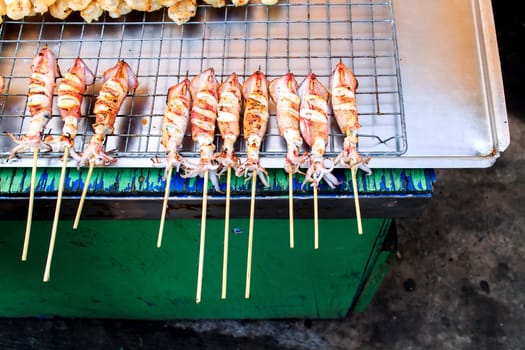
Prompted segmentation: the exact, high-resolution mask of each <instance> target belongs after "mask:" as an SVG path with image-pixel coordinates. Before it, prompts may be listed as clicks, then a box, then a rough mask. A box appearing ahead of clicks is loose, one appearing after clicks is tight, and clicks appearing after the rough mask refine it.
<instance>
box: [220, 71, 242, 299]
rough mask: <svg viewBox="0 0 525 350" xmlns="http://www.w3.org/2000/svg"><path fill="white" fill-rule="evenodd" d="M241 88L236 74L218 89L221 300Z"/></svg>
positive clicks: (225, 274) (223, 295) (223, 290)
mask: <svg viewBox="0 0 525 350" xmlns="http://www.w3.org/2000/svg"><path fill="white" fill-rule="evenodd" d="M241 89H242V87H241V84H240V83H239V78H238V77H237V74H235V73H232V74H230V76H229V77H228V78H227V79H226V81H224V82H223V83H222V84H221V86H220V87H219V104H218V116H217V125H218V127H219V131H220V133H221V138H222V140H223V144H222V152H221V153H217V154H216V159H217V161H218V162H219V164H220V165H221V166H222V169H221V171H220V172H219V175H220V174H222V173H223V172H224V171H226V206H225V213H224V249H223V265H222V292H221V298H222V299H226V287H227V273H228V235H229V231H230V194H231V186H230V184H231V169H232V167H234V168H236V167H237V166H238V164H239V160H238V158H237V157H236V156H235V154H234V150H233V147H234V144H235V141H237V138H238V137H239V134H240V132H241V130H240V118H241V117H240V115H241V107H242V91H241Z"/></svg>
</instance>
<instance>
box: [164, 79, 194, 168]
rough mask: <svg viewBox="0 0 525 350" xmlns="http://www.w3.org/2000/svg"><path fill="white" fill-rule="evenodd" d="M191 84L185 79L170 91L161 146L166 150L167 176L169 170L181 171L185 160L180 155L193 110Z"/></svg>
mask: <svg viewBox="0 0 525 350" xmlns="http://www.w3.org/2000/svg"><path fill="white" fill-rule="evenodd" d="M190 87H191V82H190V80H189V79H188V78H185V79H184V80H183V81H181V82H180V83H178V84H176V85H173V86H172V87H170V89H169V90H168V97H167V99H166V102H167V106H166V111H165V112H164V117H163V118H162V138H161V140H160V143H161V145H162V146H163V147H164V149H165V150H166V154H167V155H166V164H165V166H166V175H167V173H168V169H169V168H175V169H176V170H177V171H179V169H180V166H181V165H183V162H184V160H183V158H182V156H181V155H180V153H179V148H180V147H181V146H182V141H183V139H184V134H185V133H186V129H187V128H188V121H189V119H190V109H191V93H190Z"/></svg>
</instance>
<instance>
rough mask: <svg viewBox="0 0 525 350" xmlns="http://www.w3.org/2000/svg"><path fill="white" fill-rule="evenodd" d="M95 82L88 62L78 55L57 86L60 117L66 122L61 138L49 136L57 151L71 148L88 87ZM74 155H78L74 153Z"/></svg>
mask: <svg viewBox="0 0 525 350" xmlns="http://www.w3.org/2000/svg"><path fill="white" fill-rule="evenodd" d="M94 83H95V75H94V74H93V72H92V71H91V70H90V69H89V67H88V66H87V65H86V63H85V62H84V61H83V60H82V59H81V58H80V57H77V58H76V59H75V61H74V62H73V65H72V66H71V68H69V70H68V72H67V73H66V74H65V76H64V78H63V79H62V80H61V81H60V83H59V84H58V87H57V94H58V99H57V106H58V108H59V111H60V117H61V118H62V121H63V122H64V126H63V127H62V135H61V136H60V138H53V137H51V136H50V137H47V138H46V140H45V141H46V143H48V144H49V145H50V146H52V148H53V150H54V151H56V152H63V151H64V150H65V149H66V147H67V148H71V151H72V152H73V144H74V141H75V137H76V136H77V132H78V122H79V120H80V117H81V115H82V113H81V108H82V100H83V98H84V93H85V92H86V87H87V86H89V85H93V84H94ZM73 156H74V157H78V156H77V155H76V153H73Z"/></svg>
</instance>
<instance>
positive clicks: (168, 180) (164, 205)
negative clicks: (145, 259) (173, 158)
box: [157, 167, 173, 248]
mask: <svg viewBox="0 0 525 350" xmlns="http://www.w3.org/2000/svg"><path fill="white" fill-rule="evenodd" d="M172 173H173V167H170V168H169V169H168V175H167V177H166V189H165V190H164V200H163V201H162V214H161V215H160V226H159V236H158V238H157V248H160V246H161V244H162V234H163V233H164V222H165V221H166V210H167V209H168V199H169V197H170V187H171V174H172Z"/></svg>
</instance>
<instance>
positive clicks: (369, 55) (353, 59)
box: [0, 0, 407, 168]
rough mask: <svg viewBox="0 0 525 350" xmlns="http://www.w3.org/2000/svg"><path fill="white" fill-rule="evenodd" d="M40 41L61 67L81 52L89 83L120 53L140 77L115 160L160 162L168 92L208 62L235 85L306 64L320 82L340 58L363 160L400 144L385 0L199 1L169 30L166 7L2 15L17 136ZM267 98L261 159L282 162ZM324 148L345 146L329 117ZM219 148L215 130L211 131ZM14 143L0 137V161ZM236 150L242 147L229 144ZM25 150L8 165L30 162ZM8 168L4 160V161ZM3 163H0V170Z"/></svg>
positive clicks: (10, 123) (117, 136)
mask: <svg viewBox="0 0 525 350" xmlns="http://www.w3.org/2000/svg"><path fill="white" fill-rule="evenodd" d="M45 45H47V46H48V47H50V48H51V49H52V50H53V51H54V52H55V53H56V55H57V57H58V62H59V66H60V68H61V70H62V72H63V73H65V71H67V69H68V68H69V67H70V66H71V64H72V62H73V60H74V59H75V58H76V57H77V56H80V57H82V58H83V59H84V61H85V62H86V63H87V64H88V66H89V67H90V68H91V69H92V70H93V72H94V73H95V75H96V76H97V78H100V76H101V74H102V72H103V71H104V70H105V69H107V68H109V67H111V66H113V65H114V64H115V63H116V62H117V61H118V60H120V59H124V60H126V61H127V62H128V63H129V64H130V66H131V67H132V68H133V70H134V71H135V72H136V73H137V76H138V79H139V83H140V86H139V88H138V89H137V90H136V92H135V93H134V94H133V95H131V96H129V97H128V98H127V100H126V102H125V103H124V105H123V106H122V109H121V110H120V112H119V115H118V117H117V120H116V123H115V132H114V135H111V136H109V137H108V138H107V140H106V149H107V150H115V151H116V154H117V156H118V157H119V162H118V163H117V165H116V166H138V167H141V166H151V161H150V158H151V157H155V156H159V157H163V154H164V150H163V149H162V146H161V145H160V136H161V122H162V115H163V113H164V110H165V103H166V93H167V91H168V88H169V87H170V86H171V85H173V84H175V83H177V82H178V81H180V80H181V79H183V78H184V77H185V76H186V74H188V75H189V76H190V77H192V76H194V75H196V74H198V73H199V72H201V71H202V70H204V69H206V68H208V67H214V68H215V71H216V74H217V78H218V79H219V80H220V81H221V80H222V79H225V78H226V77H227V76H228V75H229V74H230V73H231V72H236V73H237V74H238V75H239V77H240V78H241V80H242V81H244V79H245V78H247V77H248V76H249V75H250V74H251V73H252V72H253V71H255V70H257V69H258V68H259V67H260V68H261V69H262V70H263V71H264V72H265V73H266V74H267V77H268V78H269V79H273V78H276V77H279V76H281V75H283V74H285V73H286V72H288V71H291V72H293V73H294V74H295V76H296V78H297V80H298V82H299V83H300V82H301V81H302V80H303V79H304V77H306V76H307V75H308V73H309V72H310V71H313V72H315V73H316V75H317V76H318V77H319V79H320V80H321V81H322V82H323V83H324V84H326V85H327V86H328V83H329V76H330V74H331V72H332V71H333V69H334V68H335V65H336V64H337V62H338V61H339V60H343V62H345V63H346V64H347V65H349V66H350V67H351V68H352V69H353V71H354V73H355V74H356V77H357V79H358V81H359V88H358V91H357V102H358V112H359V119H360V123H361V125H362V127H361V129H360V130H359V135H360V138H359V151H360V152H361V154H362V155H364V156H370V157H374V156H398V155H401V154H403V153H404V152H405V151H406V148H407V144H406V129H405V122H404V115H403V102H402V93H401V91H402V90H401V78H400V73H399V58H398V53H397V42H396V32H395V23H394V16H393V9H392V3H391V0H382V1H379V0H351V1H348V0H332V1H329V2H328V1H317V0H310V1H305V0H289V1H281V2H279V3H278V4H277V5H274V6H270V7H268V6H264V5H261V4H258V3H252V4H249V5H247V6H243V7H233V6H232V5H230V4H228V5H227V6H226V7H224V8H220V9H218V8H212V7H210V6H209V5H205V4H201V3H199V5H198V10H197V15H196V16H195V17H194V18H192V19H191V20H190V21H189V22H187V23H185V24H184V25H181V26H179V25H176V24H175V23H173V22H171V21H170V20H169V18H168V16H167V11H166V10H165V9H164V10H159V11H156V12H152V13H139V12H132V13H130V14H128V15H126V16H123V17H121V18H118V19H113V18H111V17H109V16H108V15H107V14H104V15H103V16H102V17H101V18H100V19H99V21H98V22H93V23H90V24H88V23H85V22H84V21H83V20H82V19H81V18H80V17H76V16H75V15H71V16H70V17H69V18H68V19H67V20H66V21H59V20H56V19H53V18H52V17H50V16H48V15H44V16H42V17H40V16H39V17H33V18H29V19H24V20H23V21H14V20H9V19H8V18H5V22H4V23H3V24H1V25H0V74H1V75H2V76H4V78H5V81H6V89H5V91H4V92H3V93H2V94H0V131H9V132H11V133H13V134H14V135H15V136H16V137H19V136H20V135H22V134H23V133H25V132H26V131H27V129H28V125H29V120H30V116H29V113H28V110H27V108H26V100H27V95H26V94H27V85H28V80H29V65H30V62H31V60H32V58H33V56H34V55H35V54H36V53H37V52H38V50H39V49H40V48H41V47H43V46H45ZM100 86H101V82H100V79H97V82H96V83H95V85H94V86H92V87H90V88H89V89H88V91H87V95H86V97H85V99H84V105H83V112H84V116H86V118H82V121H81V122H80V124H79V134H78V136H77V138H76V140H75V148H76V149H77V151H82V150H83V149H84V146H85V145H86V144H87V143H88V142H89V139H90V137H91V135H92V134H93V131H92V128H91V124H92V123H93V121H94V115H93V114H92V110H93V104H94V101H95V98H96V94H97V92H98V91H99V89H100ZM54 108H55V110H54V113H53V117H52V119H51V120H50V122H49V124H48V126H47V129H46V133H49V134H52V135H60V132H61V128H62V122H61V120H60V116H59V114H58V109H57V108H56V106H55V107H54ZM274 110H275V109H274V107H273V106H272V105H271V109H270V111H271V112H272V116H271V117H270V121H269V125H268V132H267V136H266V138H265V140H264V143H263V146H262V153H261V155H262V162H263V165H265V166H267V167H276V168H280V167H282V159H283V158H284V155H285V153H286V147H285V142H284V140H283V139H282V138H281V137H280V136H279V131H278V128H277V122H276V120H275V117H274V115H273V112H274ZM331 120H332V122H331V125H330V140H329V143H328V146H327V150H326V151H327V155H328V156H335V155H336V154H338V152H340V150H341V147H342V141H343V135H342V134H341V132H340V130H339V128H338V127H337V124H336V123H335V121H334V118H331ZM216 144H217V146H218V148H219V147H220V146H221V145H220V137H219V136H217V143H216ZM13 147H14V144H13V142H12V141H11V140H10V139H9V138H8V137H7V136H5V135H0V157H2V158H5V157H7V156H8V155H9V153H10V151H11V149H12V148H13ZM238 150H239V154H240V155H241V156H242V155H243V151H244V143H243V142H242V141H241V140H240V141H238ZM196 151H197V150H196V147H195V145H194V144H193V143H192V142H191V137H190V136H189V132H188V136H187V137H186V138H185V142H184V145H183V148H182V151H181V153H182V154H183V155H184V156H187V157H197V156H198V153H197V152H196ZM41 155H42V159H40V162H44V165H47V166H58V165H59V164H60V163H59V160H58V158H59V157H58V155H57V154H53V153H47V154H42V153H41ZM29 162H30V155H29V154H28V155H21V157H20V159H19V160H18V161H16V162H10V163H9V164H7V166H9V165H13V163H15V164H16V166H21V165H26V164H27V165H28V164H29ZM2 163H5V162H2ZM5 165H6V164H4V166H5Z"/></svg>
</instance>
